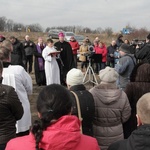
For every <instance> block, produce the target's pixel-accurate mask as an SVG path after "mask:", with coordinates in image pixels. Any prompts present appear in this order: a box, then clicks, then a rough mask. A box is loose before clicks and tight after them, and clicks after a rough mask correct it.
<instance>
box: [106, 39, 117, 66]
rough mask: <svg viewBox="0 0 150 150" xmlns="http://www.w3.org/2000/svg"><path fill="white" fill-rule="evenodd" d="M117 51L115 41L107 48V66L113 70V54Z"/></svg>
mask: <svg viewBox="0 0 150 150" xmlns="http://www.w3.org/2000/svg"><path fill="white" fill-rule="evenodd" d="M116 49H117V46H116V41H114V40H113V41H112V42H111V45H110V46H108V47H107V65H108V66H110V67H112V68H114V67H115V58H114V53H115V51H116Z"/></svg>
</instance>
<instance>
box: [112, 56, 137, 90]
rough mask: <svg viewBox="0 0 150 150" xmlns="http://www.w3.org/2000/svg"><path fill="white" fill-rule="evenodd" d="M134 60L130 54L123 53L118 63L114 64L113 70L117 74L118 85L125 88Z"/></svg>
mask: <svg viewBox="0 0 150 150" xmlns="http://www.w3.org/2000/svg"><path fill="white" fill-rule="evenodd" d="M135 64H136V60H135V57H134V56H133V55H132V54H125V55H124V56H122V57H121V58H119V63H118V64H116V66H115V70H116V71H117V72H118V74H119V79H118V83H117V84H118V87H119V88H121V89H123V90H124V89H125V87H126V85H127V84H128V83H129V82H130V74H131V72H132V70H133V68H134V67H135Z"/></svg>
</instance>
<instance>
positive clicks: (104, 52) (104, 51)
mask: <svg viewBox="0 0 150 150" xmlns="http://www.w3.org/2000/svg"><path fill="white" fill-rule="evenodd" d="M94 50H95V54H102V62H106V61H107V48H106V46H105V45H103V47H102V48H100V47H99V46H96V47H94Z"/></svg>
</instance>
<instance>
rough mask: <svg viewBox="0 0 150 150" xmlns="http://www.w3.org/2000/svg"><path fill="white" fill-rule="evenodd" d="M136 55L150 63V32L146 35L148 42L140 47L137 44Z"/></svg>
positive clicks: (144, 61)
mask: <svg viewBox="0 0 150 150" xmlns="http://www.w3.org/2000/svg"><path fill="white" fill-rule="evenodd" d="M135 57H136V58H137V59H140V60H142V62H143V63H150V34H149V35H148V36H147V37H146V44H145V45H144V46H143V47H142V48H141V49H140V47H139V46H138V45H137V46H136V52H135Z"/></svg>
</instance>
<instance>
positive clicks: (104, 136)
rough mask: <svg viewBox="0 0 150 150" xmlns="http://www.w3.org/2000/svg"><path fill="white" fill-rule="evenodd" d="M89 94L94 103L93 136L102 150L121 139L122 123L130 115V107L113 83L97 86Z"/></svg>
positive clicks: (123, 94) (122, 93)
mask: <svg viewBox="0 0 150 150" xmlns="http://www.w3.org/2000/svg"><path fill="white" fill-rule="evenodd" d="M90 92H91V93H92V95H93V98H94V102H95V116H94V122H93V131H94V136H95V137H96V139H97V141H98V144H99V146H100V147H101V149H102V150H107V148H108V146H109V145H110V144H112V143H114V142H116V141H118V140H122V139H123V127H122V123H124V122H126V121H127V120H128V118H129V117H130V114H131V107H130V104H129V101H128V98H127V96H126V94H125V93H124V92H123V91H122V90H120V89H118V88H117V87H116V85H115V84H114V83H109V84H99V85H97V86H95V87H93V88H92V89H90Z"/></svg>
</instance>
